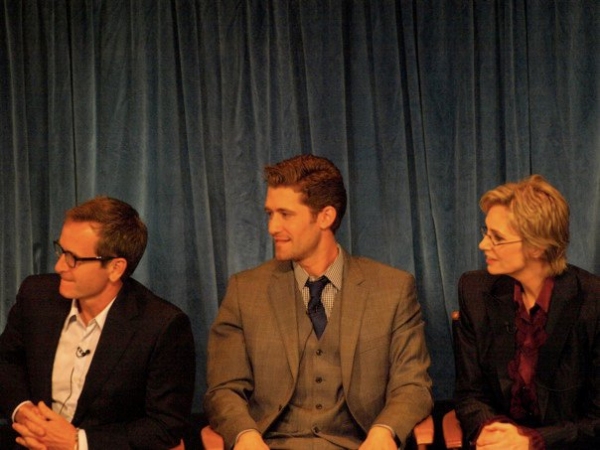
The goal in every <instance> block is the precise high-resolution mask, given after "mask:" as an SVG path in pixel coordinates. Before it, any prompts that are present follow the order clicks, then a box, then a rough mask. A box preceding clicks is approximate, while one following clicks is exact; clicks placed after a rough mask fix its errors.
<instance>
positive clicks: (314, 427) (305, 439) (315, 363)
mask: <svg viewBox="0 0 600 450" xmlns="http://www.w3.org/2000/svg"><path fill="white" fill-rule="evenodd" d="M340 299H341V295H339V294H338V296H337V298H336V300H335V303H334V307H333V310H332V313H331V317H330V318H329V322H328V323H327V327H326V328H325V332H324V333H323V335H322V336H321V339H320V340H318V339H317V337H316V335H315V333H314V332H313V329H312V323H311V321H310V319H309V317H308V316H307V315H306V310H305V307H304V304H303V302H302V298H301V295H300V294H299V293H297V295H296V311H297V313H296V318H297V321H298V333H299V340H298V341H299V344H300V348H299V349H298V351H299V353H300V355H301V359H300V368H299V372H298V382H297V384H296V390H295V392H294V395H293V397H292V399H291V401H290V404H289V405H288V406H287V408H286V409H285V411H284V412H283V413H282V415H281V416H280V418H279V419H278V420H277V421H276V422H275V423H274V424H273V425H272V426H271V427H270V429H269V430H268V431H267V433H266V434H265V441H266V442H267V445H269V447H270V448H271V449H284V448H285V449H302V450H306V449H314V450H317V449H318V450H321V449H322V450H330V449H340V448H344V449H345V448H349V449H355V448H358V446H359V445H360V443H361V442H362V441H363V440H364V438H365V436H364V433H363V432H362V430H361V429H360V427H359V426H358V424H356V422H355V421H354V419H353V418H352V417H351V415H350V413H349V411H348V408H347V406H346V398H345V396H344V391H343V388H342V372H341V364H340V310H341V305H340V303H341V300H340Z"/></svg>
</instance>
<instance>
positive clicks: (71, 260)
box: [53, 241, 118, 269]
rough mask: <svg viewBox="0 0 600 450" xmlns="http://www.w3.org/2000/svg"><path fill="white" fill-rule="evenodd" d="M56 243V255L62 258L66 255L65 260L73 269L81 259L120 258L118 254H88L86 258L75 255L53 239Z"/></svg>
mask: <svg viewBox="0 0 600 450" xmlns="http://www.w3.org/2000/svg"><path fill="white" fill-rule="evenodd" d="M53 244H54V253H56V257H57V258H60V257H61V256H63V255H64V257H65V262H66V263H67V266H69V267H70V268H71V269H74V268H75V266H76V265H77V263H78V262H79V261H110V260H111V259H115V258H118V256H86V257H85V258H83V257H79V256H75V255H74V254H73V253H71V252H69V251H67V250H65V249H64V248H62V247H61V246H60V244H59V243H58V241H53Z"/></svg>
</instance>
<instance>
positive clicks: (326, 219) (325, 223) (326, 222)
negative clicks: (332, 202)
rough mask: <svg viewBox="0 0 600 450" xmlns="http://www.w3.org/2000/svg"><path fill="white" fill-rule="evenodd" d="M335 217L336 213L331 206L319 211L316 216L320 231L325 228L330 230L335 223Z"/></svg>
mask: <svg viewBox="0 0 600 450" xmlns="http://www.w3.org/2000/svg"><path fill="white" fill-rule="evenodd" d="M336 217H337V211H336V210H335V208H334V207H333V206H326V207H325V208H323V209H322V210H321V212H320V213H319V215H318V219H317V220H318V221H319V226H320V227H321V229H322V230H325V229H327V228H331V226H332V225H333V222H335V218H336Z"/></svg>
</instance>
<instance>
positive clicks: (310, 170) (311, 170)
mask: <svg viewBox="0 0 600 450" xmlns="http://www.w3.org/2000/svg"><path fill="white" fill-rule="evenodd" d="M265 180H266V181H267V185H268V186H269V187H281V186H285V187H291V188H292V189H294V190H295V191H296V192H299V193H300V194H302V201H303V203H304V204H305V205H306V206H308V207H309V208H310V209H311V211H312V212H313V213H314V214H317V213H319V212H320V211H321V210H322V209H323V208H325V207H326V206H332V207H333V208H335V211H336V213H337V214H336V218H335V221H334V222H333V224H332V225H331V230H332V231H333V232H334V233H335V232H336V230H337V229H338V228H339V226H340V224H341V223H342V218H343V217H344V213H345V212H346V203H347V196H346V188H345V187H344V179H343V177H342V174H341V173H340V171H339V169H338V168H337V167H336V166H335V165H334V164H333V163H332V162H331V161H329V160H328V159H327V158H323V157H321V156H315V155H298V156H294V157H293V158H290V159H286V160H285V161H281V162H279V163H277V164H275V165H274V166H267V167H265Z"/></svg>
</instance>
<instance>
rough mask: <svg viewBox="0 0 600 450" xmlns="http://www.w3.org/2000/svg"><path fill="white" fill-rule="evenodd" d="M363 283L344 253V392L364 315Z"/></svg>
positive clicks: (342, 323)
mask: <svg viewBox="0 0 600 450" xmlns="http://www.w3.org/2000/svg"><path fill="white" fill-rule="evenodd" d="M364 281H365V278H364V275H363V273H362V271H361V269H360V266H359V265H358V264H357V263H356V262H355V261H354V260H353V259H352V257H350V256H349V255H348V254H347V253H346V252H344V278H343V286H342V291H341V295H340V298H339V301H340V302H341V304H340V308H339V311H340V314H341V318H340V360H341V369H342V385H343V386H344V390H345V392H349V391H348V389H349V387H350V379H351V378H352V367H353V363H354V353H355V351H356V345H357V343H358V336H359V334H360V327H361V323H362V316H363V314H364V311H365V308H366V305H367V298H368V296H369V294H368V292H367V290H366V289H365V287H364V286H363V282H364Z"/></svg>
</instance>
